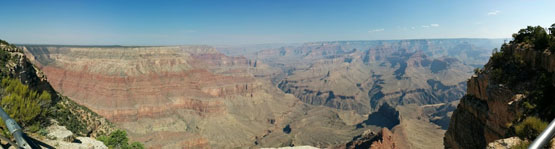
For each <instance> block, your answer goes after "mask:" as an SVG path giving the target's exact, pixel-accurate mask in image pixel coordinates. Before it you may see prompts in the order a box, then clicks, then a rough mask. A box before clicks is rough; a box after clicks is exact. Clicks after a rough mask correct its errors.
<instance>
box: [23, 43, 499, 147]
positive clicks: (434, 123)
mask: <svg viewBox="0 0 555 149" xmlns="http://www.w3.org/2000/svg"><path fill="white" fill-rule="evenodd" d="M501 43H502V41H501V40H492V39H437V40H436V39H431V40H392V41H338V42H317V43H304V44H301V45H285V46H282V47H278V48H275V46H274V47H273V46H270V47H269V48H265V49H264V48H263V49H256V50H240V51H244V52H236V55H235V56H228V55H225V54H222V52H220V51H226V50H227V51H233V50H237V49H236V47H235V48H234V49H226V48H225V47H218V48H213V47H210V46H159V47H149V46H146V47H144V46H143V47H141V46H139V47H129V46H56V45H22V46H20V47H21V48H22V49H23V51H24V52H25V54H26V55H27V57H29V59H30V60H31V61H32V62H33V63H34V64H35V65H37V67H39V68H40V69H41V70H42V71H44V73H45V75H46V76H47V77H48V81H49V82H50V84H52V86H53V88H54V89H56V90H57V91H59V92H60V93H61V94H63V95H65V96H68V97H69V98H71V99H73V100H74V101H75V102H77V103H78V104H80V105H84V106H86V107H88V108H90V109H91V110H92V111H94V112H96V113H98V114H100V115H102V116H104V117H106V118H107V119H108V120H110V121H111V122H114V123H115V124H116V125H117V126H118V127H120V128H123V129H125V130H127V131H128V132H129V136H130V137H131V139H132V140H136V141H140V142H144V143H145V146H146V147H156V148H157V147H169V148H172V147H178V146H183V147H190V148H204V147H211V148H229V147H245V146H253V147H255V146H256V147H279V146H300V145H310V146H316V147H329V146H337V147H341V146H343V145H342V144H345V143H347V142H350V141H354V140H355V139H354V138H355V136H358V135H361V134H363V132H365V131H366V132H368V131H371V132H375V133H377V132H383V130H382V128H386V129H389V130H391V131H392V132H391V133H392V135H394V136H396V137H395V140H392V141H394V142H398V143H397V144H404V145H407V146H410V147H413V148H427V147H433V148H437V147H440V146H441V145H442V141H441V140H442V135H440V134H443V133H444V132H445V129H446V128H445V127H446V126H445V125H447V124H446V122H445V121H448V120H449V116H450V114H449V113H450V112H451V111H453V110H454V108H447V107H448V106H447V105H451V103H452V102H456V101H457V99H459V98H460V97H462V95H464V93H465V88H466V83H465V81H466V79H467V78H468V77H470V75H471V74H472V73H473V69H474V68H475V67H476V66H478V65H480V64H483V63H485V62H486V61H487V59H488V58H489V54H491V49H493V47H497V46H499V45H500V44H501ZM245 48H249V47H245ZM455 105H456V104H455ZM446 106H447V107H446ZM421 138H427V139H428V140H431V141H430V142H426V141H424V140H420V139H421ZM343 147H347V146H346V145H345V146H343Z"/></svg>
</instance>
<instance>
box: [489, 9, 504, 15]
mask: <svg viewBox="0 0 555 149" xmlns="http://www.w3.org/2000/svg"><path fill="white" fill-rule="evenodd" d="M500 12H501V11H499V10H495V11H490V12H488V16H494V15H497V14H499V13H500Z"/></svg>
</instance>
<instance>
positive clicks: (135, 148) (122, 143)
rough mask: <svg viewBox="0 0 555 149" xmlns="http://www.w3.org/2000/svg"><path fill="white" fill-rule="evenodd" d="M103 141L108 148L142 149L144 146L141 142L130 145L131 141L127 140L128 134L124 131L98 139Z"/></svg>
mask: <svg viewBox="0 0 555 149" xmlns="http://www.w3.org/2000/svg"><path fill="white" fill-rule="evenodd" d="M97 139H98V140H99V141H102V142H103V143H104V144H105V145H106V146H108V148H110V149H112V148H121V149H142V148H144V146H143V144H141V143H139V142H133V143H131V145H129V143H128V142H129V139H128V138H127V133H126V132H125V131H123V130H116V131H114V132H112V133H110V135H108V136H100V137H98V138H97Z"/></svg>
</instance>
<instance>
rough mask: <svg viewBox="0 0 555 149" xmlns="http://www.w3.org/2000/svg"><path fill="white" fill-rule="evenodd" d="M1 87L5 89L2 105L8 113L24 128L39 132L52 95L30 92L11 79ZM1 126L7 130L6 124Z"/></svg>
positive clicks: (6, 80)
mask: <svg viewBox="0 0 555 149" xmlns="http://www.w3.org/2000/svg"><path fill="white" fill-rule="evenodd" d="M1 86H2V88H3V89H4V90H3V95H4V96H3V97H2V101H1V105H2V108H4V110H5V111H6V113H8V115H10V117H12V118H13V119H14V120H16V121H17V123H18V124H19V125H21V126H22V127H24V128H25V127H26V126H27V128H28V130H30V131H33V132H34V131H38V129H39V125H41V124H42V123H41V122H44V118H45V115H46V113H47V110H46V109H47V107H48V106H49V105H50V102H51V96H50V94H49V93H48V92H41V93H38V92H36V91H33V90H30V89H29V87H28V86H27V85H24V84H22V83H21V82H20V81H19V80H17V79H11V78H3V79H2V82H1ZM0 126H1V127H2V128H3V129H4V128H6V127H5V124H4V123H0Z"/></svg>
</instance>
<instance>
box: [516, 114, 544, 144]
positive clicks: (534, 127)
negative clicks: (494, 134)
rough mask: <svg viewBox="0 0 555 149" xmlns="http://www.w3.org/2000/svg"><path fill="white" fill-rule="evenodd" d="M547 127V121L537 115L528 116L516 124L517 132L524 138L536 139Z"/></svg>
mask: <svg viewBox="0 0 555 149" xmlns="http://www.w3.org/2000/svg"><path fill="white" fill-rule="evenodd" d="M546 127H547V122H544V121H542V120H541V119H540V118H537V117H533V116H530V117H527V118H526V119H524V121H522V122H521V123H519V124H517V125H515V133H516V135H518V137H520V138H522V139H529V140H534V139H535V138H536V137H537V136H538V135H540V133H541V132H542V131H543V130H544V129H545V128H546Z"/></svg>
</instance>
